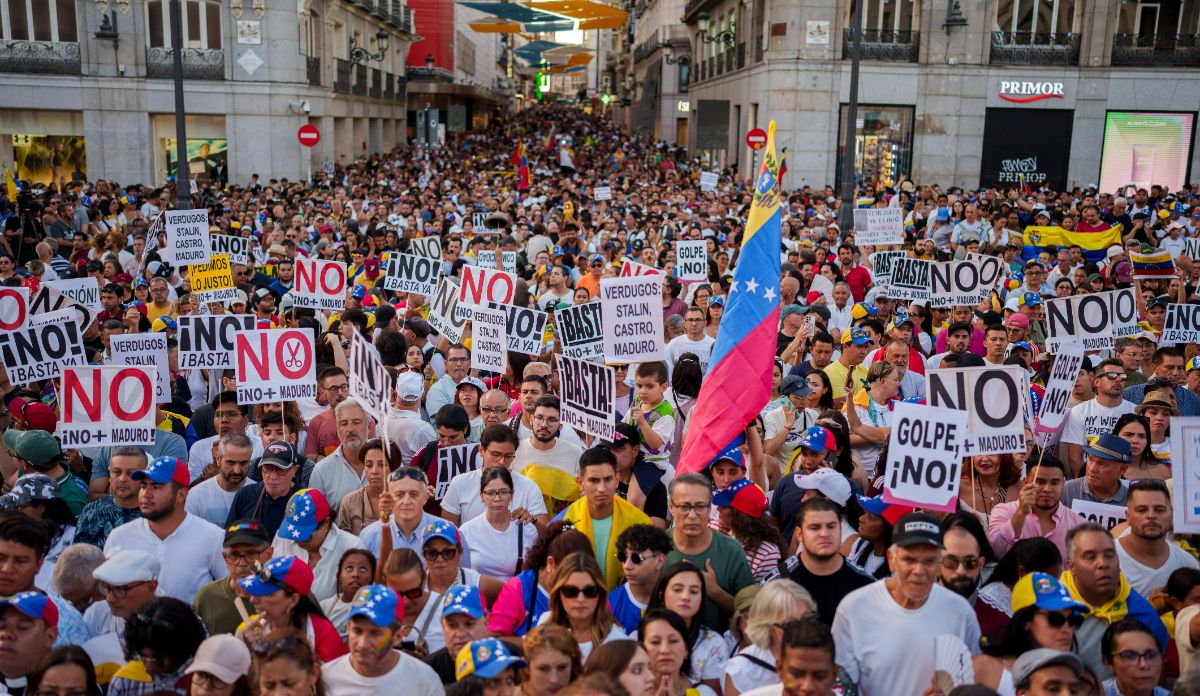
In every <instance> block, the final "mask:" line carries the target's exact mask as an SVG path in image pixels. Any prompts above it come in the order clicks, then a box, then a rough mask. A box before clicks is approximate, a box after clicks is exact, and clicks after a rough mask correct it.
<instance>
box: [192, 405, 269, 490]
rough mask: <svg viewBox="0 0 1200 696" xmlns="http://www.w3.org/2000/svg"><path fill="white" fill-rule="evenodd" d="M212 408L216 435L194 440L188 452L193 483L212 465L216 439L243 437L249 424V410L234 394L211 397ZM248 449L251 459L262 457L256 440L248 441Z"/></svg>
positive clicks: (259, 445) (260, 445) (260, 443)
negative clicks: (236, 435)
mask: <svg viewBox="0 0 1200 696" xmlns="http://www.w3.org/2000/svg"><path fill="white" fill-rule="evenodd" d="M212 407H213V426H214V427H215V428H216V430H217V434H216V435H213V436H212V437H206V438H203V439H201V440H196V442H195V444H193V445H192V447H191V449H190V450H189V451H188V471H189V473H190V475H191V477H192V480H193V481H197V480H199V479H201V478H203V476H204V470H205V469H206V468H208V466H209V465H210V464H212V463H213V445H215V444H216V442H217V439H218V438H220V437H222V436H224V435H229V434H230V433H239V434H242V435H245V434H246V426H248V425H249V424H250V408H249V407H248V406H246V405H245V404H238V402H237V393H236V392H231V391H225V392H221V393H220V394H217V395H216V396H215V397H213V401H212ZM250 447H251V450H252V452H251V457H252V458H254V459H257V458H259V457H261V456H262V442H259V440H258V438H253V439H252V440H251V441H250Z"/></svg>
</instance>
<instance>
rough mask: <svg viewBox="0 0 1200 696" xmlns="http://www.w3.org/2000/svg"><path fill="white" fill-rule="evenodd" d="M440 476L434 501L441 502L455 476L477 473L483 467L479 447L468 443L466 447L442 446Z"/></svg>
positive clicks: (438, 450)
mask: <svg viewBox="0 0 1200 696" xmlns="http://www.w3.org/2000/svg"><path fill="white" fill-rule="evenodd" d="M437 453H438V459H437V465H438V476H437V485H436V486H435V487H434V490H433V499H434V500H441V499H442V498H445V497H446V490H447V489H449V488H450V481H451V480H453V479H454V477H455V476H458V475H460V474H465V473H468V472H471V471H475V470H477V469H479V468H480V467H481V466H483V459H482V458H480V456H479V445H478V444H476V443H474V442H468V443H467V444H465V445H449V446H446V445H442V446H439V447H438V448H437Z"/></svg>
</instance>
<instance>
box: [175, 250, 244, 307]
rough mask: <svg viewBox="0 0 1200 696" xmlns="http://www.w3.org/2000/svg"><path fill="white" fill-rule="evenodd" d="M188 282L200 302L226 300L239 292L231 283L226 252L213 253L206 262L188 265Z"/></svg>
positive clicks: (231, 277)
mask: <svg viewBox="0 0 1200 696" xmlns="http://www.w3.org/2000/svg"><path fill="white" fill-rule="evenodd" d="M188 284H189V286H190V287H191V290H192V294H193V295H195V296H196V298H197V299H199V300H200V301H201V302H226V301H228V300H232V299H233V298H235V297H237V296H238V294H239V293H240V292H241V291H240V290H238V288H237V286H235V285H234V284H233V269H232V267H231V266H230V265H229V256H228V255H226V254H215V255H213V257H212V258H211V259H209V262H208V263H205V264H194V265H191V266H188Z"/></svg>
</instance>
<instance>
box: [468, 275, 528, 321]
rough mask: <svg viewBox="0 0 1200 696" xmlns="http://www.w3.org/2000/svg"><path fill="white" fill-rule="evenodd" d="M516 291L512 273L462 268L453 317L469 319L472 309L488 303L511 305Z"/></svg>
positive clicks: (515, 281)
mask: <svg viewBox="0 0 1200 696" xmlns="http://www.w3.org/2000/svg"><path fill="white" fill-rule="evenodd" d="M516 291H517V277H516V276H515V275H513V274H512V273H505V272H504V271H498V270H496V269H494V268H483V267H480V266H463V267H462V285H460V286H459V288H458V307H457V308H456V309H455V316H457V317H458V318H460V319H470V318H471V315H472V311H471V310H472V308H473V307H486V306H487V303H488V302H496V303H498V304H512V301H513V297H514V296H515V294H516Z"/></svg>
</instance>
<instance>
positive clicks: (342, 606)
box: [321, 549, 376, 639]
mask: <svg viewBox="0 0 1200 696" xmlns="http://www.w3.org/2000/svg"><path fill="white" fill-rule="evenodd" d="M375 570H376V566H375V555H374V554H373V553H371V552H370V551H368V550H366V549H348V550H347V551H346V552H345V553H343V554H342V558H341V560H339V561H338V574H337V594H335V595H333V596H332V597H328V598H326V599H324V600H322V601H321V611H323V612H325V617H326V618H328V619H329V622H330V623H332V624H333V627H334V628H336V629H337V632H338V635H340V636H342V638H343V639H344V638H345V637H346V625H347V622H348V621H349V620H350V606H351V604H353V602H354V595H356V594H358V591H359V590H360V589H362V588H363V587H366V586H367V585H370V584H371V582H372V581H373V580H374V579H375Z"/></svg>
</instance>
